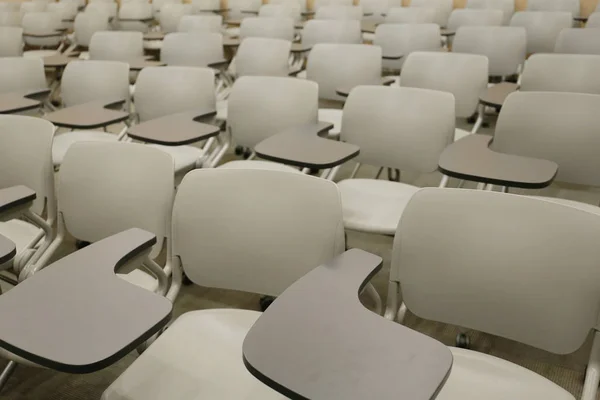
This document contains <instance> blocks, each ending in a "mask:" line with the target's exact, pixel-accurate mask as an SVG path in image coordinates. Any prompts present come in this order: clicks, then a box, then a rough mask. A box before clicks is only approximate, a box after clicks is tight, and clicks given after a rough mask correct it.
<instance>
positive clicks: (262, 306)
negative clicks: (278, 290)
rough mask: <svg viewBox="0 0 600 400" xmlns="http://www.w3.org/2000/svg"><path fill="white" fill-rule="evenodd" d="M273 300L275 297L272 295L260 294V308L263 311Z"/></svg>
mask: <svg viewBox="0 0 600 400" xmlns="http://www.w3.org/2000/svg"><path fill="white" fill-rule="evenodd" d="M274 301H275V297H273V296H262V297H261V298H260V301H259V305H260V310H261V311H262V312H265V311H266V310H267V308H269V306H270V305H271V303H273V302H274Z"/></svg>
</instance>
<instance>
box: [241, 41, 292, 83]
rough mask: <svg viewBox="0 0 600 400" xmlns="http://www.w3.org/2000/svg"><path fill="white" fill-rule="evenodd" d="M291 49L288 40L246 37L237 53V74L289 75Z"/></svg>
mask: <svg viewBox="0 0 600 400" xmlns="http://www.w3.org/2000/svg"><path fill="white" fill-rule="evenodd" d="M291 49H292V43H291V42H289V41H287V40H281V39H271V38H258V37H249V38H246V39H244V40H243V41H242V43H241V44H240V47H239V48H238V51H237V53H236V55H235V70H236V73H237V76H247V75H254V76H288V74H289V71H290V66H289V61H288V60H289V57H290V50H291Z"/></svg>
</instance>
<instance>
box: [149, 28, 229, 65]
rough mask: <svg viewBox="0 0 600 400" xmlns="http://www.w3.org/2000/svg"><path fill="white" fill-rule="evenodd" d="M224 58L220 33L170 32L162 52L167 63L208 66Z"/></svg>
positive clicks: (164, 41)
mask: <svg viewBox="0 0 600 400" xmlns="http://www.w3.org/2000/svg"><path fill="white" fill-rule="evenodd" d="M224 59H225V54H224V52H223V36H222V35H221V34H220V33H202V32H175V33H169V34H168V35H167V36H165V39H164V40H163V47H162V49H161V52H160V60H161V61H162V62H164V63H166V64H167V65H178V66H190V67H206V66H208V65H209V64H211V63H215V62H219V61H222V60H224Z"/></svg>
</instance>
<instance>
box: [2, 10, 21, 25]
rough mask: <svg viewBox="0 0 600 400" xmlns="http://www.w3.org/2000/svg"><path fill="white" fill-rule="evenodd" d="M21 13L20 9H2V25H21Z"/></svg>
mask: <svg viewBox="0 0 600 400" xmlns="http://www.w3.org/2000/svg"><path fill="white" fill-rule="evenodd" d="M21 18H22V17H21V13H20V12H18V11H0V26H15V27H20V26H21Z"/></svg>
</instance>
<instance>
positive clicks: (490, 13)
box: [448, 8, 504, 31]
mask: <svg viewBox="0 0 600 400" xmlns="http://www.w3.org/2000/svg"><path fill="white" fill-rule="evenodd" d="M503 19H504V13H503V12H502V11H501V10H473V9H468V8H462V9H457V10H454V11H452V13H451V14H450V18H448V29H449V30H451V31H456V30H457V29H458V28H460V27H461V26H501V25H502V20H503Z"/></svg>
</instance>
